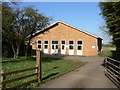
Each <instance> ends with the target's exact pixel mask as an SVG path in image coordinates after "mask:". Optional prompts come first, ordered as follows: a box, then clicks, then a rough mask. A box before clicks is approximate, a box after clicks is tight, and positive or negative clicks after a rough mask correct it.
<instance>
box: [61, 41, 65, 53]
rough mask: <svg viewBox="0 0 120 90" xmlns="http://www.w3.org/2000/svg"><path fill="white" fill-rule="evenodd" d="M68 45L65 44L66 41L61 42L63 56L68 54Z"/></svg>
mask: <svg viewBox="0 0 120 90" xmlns="http://www.w3.org/2000/svg"><path fill="white" fill-rule="evenodd" d="M65 52H66V44H65V40H62V41H61V54H66V53H65Z"/></svg>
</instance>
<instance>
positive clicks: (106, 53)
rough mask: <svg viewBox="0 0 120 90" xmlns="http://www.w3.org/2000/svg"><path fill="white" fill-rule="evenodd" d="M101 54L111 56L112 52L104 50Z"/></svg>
mask: <svg viewBox="0 0 120 90" xmlns="http://www.w3.org/2000/svg"><path fill="white" fill-rule="evenodd" d="M101 56H103V57H111V56H112V52H111V50H103V51H102V53H101Z"/></svg>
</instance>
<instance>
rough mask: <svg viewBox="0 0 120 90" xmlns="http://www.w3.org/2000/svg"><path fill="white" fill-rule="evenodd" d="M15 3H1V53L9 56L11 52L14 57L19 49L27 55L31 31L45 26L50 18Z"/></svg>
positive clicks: (31, 8) (18, 52)
mask: <svg viewBox="0 0 120 90" xmlns="http://www.w3.org/2000/svg"><path fill="white" fill-rule="evenodd" d="M17 5H18V3H8V2H3V3H2V12H3V13H2V30H3V34H2V35H3V45H2V46H3V55H4V56H9V55H8V54H9V52H11V54H10V55H11V56H12V54H14V58H16V57H18V55H19V54H20V49H22V51H23V52H24V53H25V55H26V56H27V51H28V48H29V46H30V40H31V38H32V36H33V33H34V32H36V31H37V30H41V29H42V28H44V27H46V26H47V25H48V24H50V21H51V20H52V19H51V17H47V16H45V15H43V14H42V13H39V12H38V10H37V9H34V8H33V7H24V8H22V9H21V8H19V6H18V7H17ZM23 52H22V53H23ZM6 54H7V55H6Z"/></svg>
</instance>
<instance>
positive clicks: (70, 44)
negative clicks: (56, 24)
mask: <svg viewBox="0 0 120 90" xmlns="http://www.w3.org/2000/svg"><path fill="white" fill-rule="evenodd" d="M69 41H73V44H69ZM70 45H73V49H71V50H74V40H68V47H69V46H70ZM69 50H70V47H69Z"/></svg>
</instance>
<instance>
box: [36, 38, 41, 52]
mask: <svg viewBox="0 0 120 90" xmlns="http://www.w3.org/2000/svg"><path fill="white" fill-rule="evenodd" d="M37 47H38V50H41V48H42V43H41V40H38V46H37Z"/></svg>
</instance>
